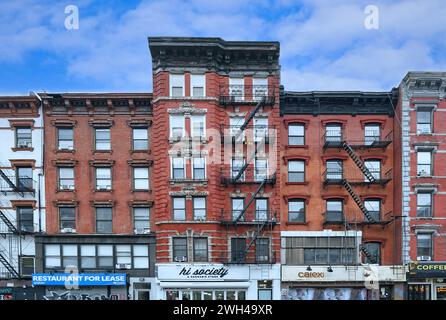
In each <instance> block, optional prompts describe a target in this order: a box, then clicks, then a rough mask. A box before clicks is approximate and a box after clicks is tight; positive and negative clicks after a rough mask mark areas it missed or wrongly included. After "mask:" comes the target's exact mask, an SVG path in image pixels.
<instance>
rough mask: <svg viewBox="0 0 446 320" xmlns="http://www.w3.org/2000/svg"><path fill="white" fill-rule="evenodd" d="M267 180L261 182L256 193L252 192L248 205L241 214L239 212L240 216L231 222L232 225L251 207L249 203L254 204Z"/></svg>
mask: <svg viewBox="0 0 446 320" xmlns="http://www.w3.org/2000/svg"><path fill="white" fill-rule="evenodd" d="M266 181H267V179H264V180H263V181H262V183H261V184H260V185H259V187H258V188H257V190H256V192H254V194H253V195H252V197H251V199H249V201H248V204H247V205H246V207H244V208H243V210H242V212H240V214H239V215H238V217H237V218H236V219H235V220H234V221H233V222H234V223H237V222H238V221H239V220H240V219H241V218H242V217H243V216H244V214H245V213H246V211H247V210H248V208H249V206H250V205H251V203H253V202H254V200H255V198H256V196H257V194H258V193H259V192H260V191H261V190H262V188H263V187H264V186H265V184H266Z"/></svg>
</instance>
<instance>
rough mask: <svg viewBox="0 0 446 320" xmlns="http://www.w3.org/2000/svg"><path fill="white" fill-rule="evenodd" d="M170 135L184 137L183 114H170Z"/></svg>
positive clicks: (176, 138)
mask: <svg viewBox="0 0 446 320" xmlns="http://www.w3.org/2000/svg"><path fill="white" fill-rule="evenodd" d="M169 122H170V137H171V138H172V139H175V140H178V139H180V138H181V137H184V131H185V130H184V127H185V124H184V116H183V115H170V120H169Z"/></svg>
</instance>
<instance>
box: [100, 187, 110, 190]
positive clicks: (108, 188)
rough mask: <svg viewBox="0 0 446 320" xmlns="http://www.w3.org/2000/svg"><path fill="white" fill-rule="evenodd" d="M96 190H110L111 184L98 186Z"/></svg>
mask: <svg viewBox="0 0 446 320" xmlns="http://www.w3.org/2000/svg"><path fill="white" fill-rule="evenodd" d="M98 190H111V186H98Z"/></svg>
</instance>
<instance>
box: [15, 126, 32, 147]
mask: <svg viewBox="0 0 446 320" xmlns="http://www.w3.org/2000/svg"><path fill="white" fill-rule="evenodd" d="M16 147H17V148H31V147H32V131H31V128H30V127H17V128H16Z"/></svg>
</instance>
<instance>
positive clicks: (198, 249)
mask: <svg viewBox="0 0 446 320" xmlns="http://www.w3.org/2000/svg"><path fill="white" fill-rule="evenodd" d="M206 261H208V239H207V238H194V262H206Z"/></svg>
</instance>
